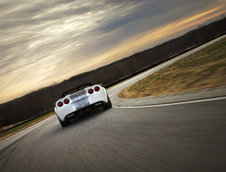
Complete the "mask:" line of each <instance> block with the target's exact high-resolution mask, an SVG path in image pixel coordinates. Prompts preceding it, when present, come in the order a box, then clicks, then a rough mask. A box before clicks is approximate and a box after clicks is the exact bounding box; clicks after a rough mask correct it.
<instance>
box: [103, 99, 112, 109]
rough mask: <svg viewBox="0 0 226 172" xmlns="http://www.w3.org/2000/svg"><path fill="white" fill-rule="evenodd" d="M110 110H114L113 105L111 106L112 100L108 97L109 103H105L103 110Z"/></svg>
mask: <svg viewBox="0 0 226 172" xmlns="http://www.w3.org/2000/svg"><path fill="white" fill-rule="evenodd" d="M110 108H112V104H111V100H110V98H109V97H108V102H107V103H104V105H103V109H104V110H107V109H110Z"/></svg>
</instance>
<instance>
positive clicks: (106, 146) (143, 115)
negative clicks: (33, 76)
mask: <svg viewBox="0 0 226 172" xmlns="http://www.w3.org/2000/svg"><path fill="white" fill-rule="evenodd" d="M225 105H226V99H225V98H222V99H221V100H212V101H206V102H199V103H187V104H179V105H166V106H162V107H145V108H139V107H138V108H112V109H110V110H108V111H105V112H102V111H101V110H99V111H96V112H95V113H94V114H90V115H86V116H84V117H82V118H80V119H79V120H77V121H74V122H73V123H72V124H71V125H70V126H68V127H66V128H64V129H62V128H61V126H60V125H59V123H58V121H57V118H56V117H55V116H53V117H51V118H49V119H47V120H45V121H43V122H41V124H36V126H34V127H33V128H29V129H27V131H24V132H25V134H24V135H21V136H19V135H16V136H15V137H18V138H17V139H16V140H14V141H13V142H12V143H10V144H5V143H7V142H8V143H9V142H10V139H13V138H8V139H7V140H4V141H2V142H1V147H0V148H1V149H0V167H1V172H5V171H7V172H8V171H155V172H156V171H224V170H225V169H226V164H225V162H226V146H225V145H226V137H225V131H226V108H225ZM3 147H4V148H3Z"/></svg>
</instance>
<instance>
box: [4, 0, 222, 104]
mask: <svg viewBox="0 0 226 172" xmlns="http://www.w3.org/2000/svg"><path fill="white" fill-rule="evenodd" d="M39 2H40V1H39ZM51 2H52V3H53V4H55V6H53V7H52V6H51V5H50V4H49V7H48V8H47V7H46V6H45V5H46V4H45V3H43V4H38V3H36V4H35V5H33V6H32V7H33V8H31V6H29V5H27V6H23V5H25V4H22V5H21V4H17V5H16V7H15V3H12V4H10V3H8V4H7V3H5V4H4V5H2V4H3V3H0V9H3V8H2V7H4V6H5V8H4V9H6V10H7V8H6V7H8V8H11V7H14V8H15V9H14V10H11V11H10V10H9V12H8V11H7V12H5V11H4V10H2V12H0V20H2V19H3V17H4V16H10V15H11V16H10V17H12V19H13V20H12V21H14V22H15V25H16V24H17V25H16V27H15V28H17V29H15V28H14V27H13V26H12V23H10V21H4V19H3V22H1V23H3V24H1V25H0V32H1V33H3V34H2V35H4V36H3V37H2V38H0V49H1V58H0V66H1V70H0V80H1V83H2V84H1V86H0V88H1V89H0V90H1V91H0V92H1V98H0V103H5V102H8V101H10V100H13V99H16V98H19V97H22V96H24V95H26V94H29V93H31V92H33V91H37V90H40V89H42V88H45V87H48V86H51V85H55V84H57V83H61V82H62V81H64V80H67V79H69V78H71V77H73V76H76V75H78V74H81V73H84V72H88V71H91V70H94V69H97V68H100V67H102V66H105V65H108V64H110V63H112V62H115V61H118V60H121V59H123V58H126V57H128V56H131V55H133V54H136V53H138V52H141V51H144V50H147V49H150V48H152V47H154V46H156V45H159V44H161V43H163V42H166V41H168V40H171V39H173V38H176V37H179V36H181V35H183V34H185V33H187V32H189V31H191V30H194V29H196V28H199V27H201V26H203V25H206V24H208V23H211V22H214V21H216V20H219V19H220V18H224V17H225V1H224V0H223V1H221V0H219V1H215V2H212V1H210V0H203V1H202V3H201V2H195V1H193V2H194V4H193V5H190V6H186V3H187V4H189V2H190V1H189V0H186V1H184V2H183V3H182V4H180V2H179V1H177V0H174V1H171V3H172V2H174V3H173V4H172V5H171V6H170V7H168V6H167V5H164V4H163V3H162V2H163V1H161V2H157V1H155V0H151V1H142V2H139V1H138V2H137V1H135V0H134V1H132V2H131V1H125V2H120V3H113V2H111V1H104V2H102V4H99V5H97V6H93V5H94V4H93V3H94V2H95V0H94V1H92V2H91V3H89V1H88V2H87V3H86V6H84V5H83V4H82V5H81V4H80V3H78V4H77V6H79V8H76V10H77V11H76V10H75V11H76V13H75V11H74V9H73V10H72V8H70V5H71V4H73V5H76V4H74V3H75V2H73V1H71V2H69V3H61V4H60V2H58V1H57V2H55V1H51ZM77 2H78V1H77ZM79 2H84V1H82V0H80V1H79ZM204 2H205V4H203V3H204ZM53 4H52V5H53ZM97 4H98V3H97ZM150 4H151V5H153V6H155V8H153V11H154V12H153V13H151V12H149V10H148V8H147V5H150ZM1 5H2V6H1ZM7 5H8V6H7ZM95 5H96V4H95ZM103 5H107V6H108V7H109V9H108V10H110V11H111V12H112V11H114V12H115V13H111V15H112V16H111V15H108V17H109V18H108V19H106V16H105V17H103V16H102V15H103V13H104V12H105V13H108V12H109V11H108V10H106V11H105V10H102V8H101V7H103ZM124 5H126V7H127V8H125V7H124ZM198 5H199V6H198ZM50 6H51V7H50ZM77 6H76V7H77ZM156 6H157V7H158V8H157V7H156ZM163 6H164V7H165V8H166V9H168V11H167V12H165V13H164V10H163V12H162V11H160V12H159V11H158V9H160V7H161V9H162V7H163ZM166 6H167V7H166ZM194 6H195V7H196V10H195V11H194V12H193V13H192V14H188V13H187V11H189V10H191V9H193V7H194ZM54 7H55V8H54ZM88 7H89V8H88ZM178 7H181V8H182V9H178ZM18 9H19V10H18ZM21 9H22V10H21ZM40 9H41V11H43V13H40ZM145 9H146V10H147V11H146V10H145ZM163 9H164V8H163ZM173 9H177V11H175V10H173ZM26 10H27V11H26ZM29 10H30V11H29ZM45 10H46V11H45ZM70 10H71V11H70ZM44 11H45V12H46V13H45V12H44ZM141 11H142V13H141ZM184 11H185V12H184ZM90 12H91V13H92V12H93V14H92V15H94V18H92V17H91V16H92V15H91V14H89V13H90ZM30 13H32V14H33V16H32V17H30V16H29V17H28V15H29V14H30ZM159 13H160V14H159ZM16 14H17V15H19V14H20V15H21V16H22V17H23V16H24V18H28V19H30V18H31V20H30V22H33V23H32V24H30V23H27V21H23V20H19V19H18V18H17V15H16ZM54 14H58V17H59V18H60V17H62V16H64V17H63V19H62V21H61V22H62V23H61V22H59V21H58V18H57V19H56V16H54ZM78 14H79V15H78ZM101 14H102V15H101ZM119 14H120V15H121V18H120V19H118V18H116V16H118V15H119ZM178 14H183V16H180V17H178ZM87 15H88V16H87ZM68 16H70V17H69V18H70V19H68V20H67V22H68V23H67V22H66V24H65V23H64V22H65V18H67V17H68ZM78 16H79V17H80V18H79V17H78ZM82 17H83V18H82ZM90 17H91V19H90ZM98 17H99V18H98ZM15 18H16V19H15ZM74 18H76V19H74ZM81 18H82V19H84V18H86V19H87V21H86V22H87V23H86V22H85V23H84V21H83V20H82V21H80V20H81ZM97 18H98V21H97V20H96V19H97ZM6 19H7V18H6ZM92 19H94V20H95V21H93V20H92ZM117 19H118V20H117ZM16 21H18V23H16ZM53 21H58V22H57V23H55V25H49V24H50V23H52V22H53ZM4 22H5V23H4ZM20 22H21V23H20ZM35 22H37V23H35ZM93 22H94V23H93ZM148 22H149V23H148ZM63 23H64V24H65V25H64V24H63ZM150 23H151V24H150ZM152 23H155V25H154V24H152ZM4 24H6V25H4ZM7 24H8V25H7ZM29 24H30V25H29ZM45 24H46V25H45ZM82 24H84V25H82ZM98 24H99V25H98ZM43 25H44V26H43ZM153 25H154V26H153ZM28 26H29V27H28ZM75 26H77V28H76V29H77V31H78V32H76V31H75V30H76V29H75ZM131 26H133V27H134V28H133V29H131ZM141 26H142V27H141ZM25 27H26V28H27V27H28V28H29V29H30V30H29V29H27V30H26V29H25ZM58 27H61V28H60V29H59V28H58ZM90 28H91V30H90ZM14 29H15V30H14ZM41 29H42V30H41ZM86 29H87V30H86ZM128 29H131V30H129V31H128ZM40 30H41V31H40ZM84 30H85V31H84ZM15 31H16V33H15ZM34 31H36V32H34ZM4 33H5V34H4ZM7 33H8V34H7ZM62 35H63V36H62ZM72 35H73V36H72ZM29 36H30V37H29ZM14 38H16V40H17V41H16V40H14ZM78 38H80V39H78ZM26 41H27V42H26ZM45 41H46V42H45ZM43 42H44V45H43ZM94 45H95V46H94ZM22 48H24V51H23V49H22ZM21 49H22V50H21ZM53 52H54V53H53ZM33 55H34V56H33ZM18 56H19V57H18ZM90 56H91V57H90ZM77 62H78V63H77ZM76 67H77V68H78V69H77V70H76V71H72V70H73V69H74V68H76ZM40 68H41V69H40ZM21 75H22V76H21ZM10 93H11V94H10Z"/></svg>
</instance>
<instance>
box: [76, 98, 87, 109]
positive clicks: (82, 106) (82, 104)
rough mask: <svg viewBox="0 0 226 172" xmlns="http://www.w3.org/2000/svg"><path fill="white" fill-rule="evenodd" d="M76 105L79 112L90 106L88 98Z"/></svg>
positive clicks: (77, 102)
mask: <svg viewBox="0 0 226 172" xmlns="http://www.w3.org/2000/svg"><path fill="white" fill-rule="evenodd" d="M74 105H75V108H76V109H77V110H79V109H82V108H84V107H86V106H88V105H89V100H88V98H85V99H81V100H79V101H76V102H74Z"/></svg>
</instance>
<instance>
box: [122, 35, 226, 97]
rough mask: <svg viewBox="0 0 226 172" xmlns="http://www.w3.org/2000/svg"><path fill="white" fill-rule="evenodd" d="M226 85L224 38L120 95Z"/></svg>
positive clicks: (178, 91)
mask: <svg viewBox="0 0 226 172" xmlns="http://www.w3.org/2000/svg"><path fill="white" fill-rule="evenodd" d="M223 85H226V38H224V39H222V40H220V41H218V42H216V43H214V44H212V45H210V46H208V47H206V48H204V49H202V50H200V51H199V52H196V53H194V54H192V55H190V56H188V57H186V58H184V59H182V60H179V61H177V62H176V63H174V64H172V65H170V66H167V67H165V68H163V69H161V70H159V71H157V72H156V73H153V74H152V75H149V76H148V77H146V78H144V79H142V80H140V81H138V82H137V83H135V84H133V85H131V86H129V87H128V88H126V89H124V90H123V91H122V92H121V93H120V94H119V97H121V98H137V97H145V96H160V95H166V94H174V93H180V92H189V91H193V90H199V89H204V88H211V87H217V86H223Z"/></svg>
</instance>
